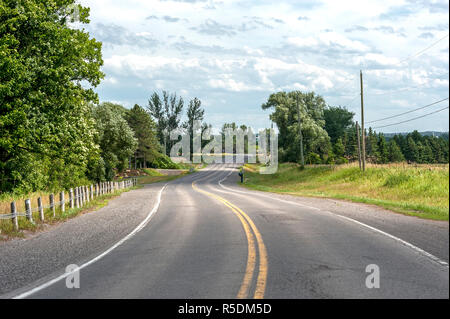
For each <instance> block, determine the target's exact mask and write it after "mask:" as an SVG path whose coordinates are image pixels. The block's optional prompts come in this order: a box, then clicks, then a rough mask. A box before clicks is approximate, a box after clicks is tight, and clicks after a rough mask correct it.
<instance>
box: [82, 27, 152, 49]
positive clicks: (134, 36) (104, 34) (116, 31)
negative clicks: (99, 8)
mask: <svg viewBox="0 0 450 319" xmlns="http://www.w3.org/2000/svg"><path fill="white" fill-rule="evenodd" d="M88 31H90V32H91V33H93V34H94V35H95V38H96V39H97V40H99V41H101V42H103V43H105V44H108V45H112V46H120V45H131V46H141V47H147V48H154V47H155V46H157V45H159V41H158V40H156V39H155V38H154V37H153V36H152V35H151V34H150V33H148V32H137V33H133V32H131V31H129V30H128V29H126V28H124V27H122V26H119V25H116V24H103V23H96V24H94V25H91V26H89V27H88Z"/></svg>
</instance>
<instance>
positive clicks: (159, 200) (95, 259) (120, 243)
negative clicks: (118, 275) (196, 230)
mask: <svg viewBox="0 0 450 319" xmlns="http://www.w3.org/2000/svg"><path fill="white" fill-rule="evenodd" d="M168 184H169V183H167V184H166V185H164V186H163V187H162V188H161V189H160V191H159V193H158V199H157V201H156V204H155V205H154V206H153V209H152V211H151V212H150V213H149V214H148V215H147V217H146V218H145V219H144V220H143V221H142V222H141V223H140V224H139V225H138V226H137V227H136V228H135V229H134V230H133V231H132V232H131V233H129V234H128V235H127V236H125V237H124V238H122V239H121V240H120V241H118V242H117V243H116V244H114V245H113V246H112V247H111V248H109V249H108V250H106V251H105V252H103V253H101V254H100V255H98V256H97V257H95V258H93V259H91V260H90V261H88V262H86V263H84V264H83V265H81V266H80V267H78V268H77V269H76V270H75V271H79V270H81V269H83V268H85V267H87V266H89V265H91V264H93V263H95V262H96V261H99V260H100V259H102V258H103V257H105V256H106V255H108V254H109V253H110V252H112V251H113V250H114V249H116V248H117V247H119V246H120V245H122V244H123V243H124V242H125V241H127V240H128V239H130V238H131V237H133V236H134V235H136V234H137V233H138V232H139V231H140V230H142V228H144V227H145V226H146V225H147V223H148V222H149V221H150V219H151V218H152V216H153V215H154V214H155V213H156V212H157V211H158V208H159V204H160V203H161V195H162V193H163V191H164V189H165V188H166V186H167V185H168ZM70 274H71V273H64V274H62V275H60V276H58V277H56V278H54V279H52V280H50V281H47V282H46V283H44V284H42V285H40V286H37V287H35V288H33V289H31V290H29V291H27V292H24V293H22V294H20V295H17V296H15V297H13V298H12V299H24V298H27V297H29V296H31V295H33V294H35V293H37V292H39V291H41V290H43V289H45V288H48V287H50V286H51V285H53V284H55V283H57V282H58V281H60V280H62V279H64V278H66V277H67V276H69V275H70Z"/></svg>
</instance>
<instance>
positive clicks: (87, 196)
mask: <svg viewBox="0 0 450 319" xmlns="http://www.w3.org/2000/svg"><path fill="white" fill-rule="evenodd" d="M84 188H85V189H86V202H87V203H89V202H90V201H91V194H90V193H89V187H87V186H84Z"/></svg>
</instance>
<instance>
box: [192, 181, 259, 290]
mask: <svg viewBox="0 0 450 319" xmlns="http://www.w3.org/2000/svg"><path fill="white" fill-rule="evenodd" d="M195 183H196V181H194V182H192V188H193V189H194V190H196V191H198V192H200V193H203V194H205V195H208V196H210V197H213V198H215V199H217V200H219V201H220V202H222V203H223V204H224V205H226V206H227V207H228V208H230V209H231V210H232V211H233V213H235V215H236V216H237V217H238V218H239V220H240V221H241V224H242V226H243V228H244V231H245V234H246V237H247V242H248V257H247V267H246V270H245V275H244V280H243V282H242V285H241V288H240V289H239V293H238V295H237V298H240V299H242V298H247V297H248V293H249V289H250V286H251V282H252V279H253V274H254V271H255V265H256V250H255V243H254V237H253V234H252V231H251V230H253V233H254V235H255V237H256V241H257V242H258V252H259V271H258V277H257V279H256V288H255V293H254V296H253V298H255V299H262V298H264V293H265V289H266V283H267V271H268V263H267V250H266V247H265V245H264V241H263V239H262V236H261V233H260V232H259V231H258V229H257V228H256V226H255V224H254V223H253V221H252V220H251V218H250V217H249V216H248V215H247V214H246V213H244V212H243V211H242V210H241V209H240V208H239V207H237V206H236V205H234V204H232V203H230V202H229V201H227V200H226V199H224V198H222V197H220V196H218V195H216V194H213V193H209V192H207V191H204V190H201V189H199V188H198V187H197V186H196V185H195ZM250 229H251V230H250Z"/></svg>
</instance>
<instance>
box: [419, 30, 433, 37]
mask: <svg viewBox="0 0 450 319" xmlns="http://www.w3.org/2000/svg"><path fill="white" fill-rule="evenodd" d="M419 38H421V39H432V38H434V34H433V33H431V32H424V33H421V34H420V35H419Z"/></svg>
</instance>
